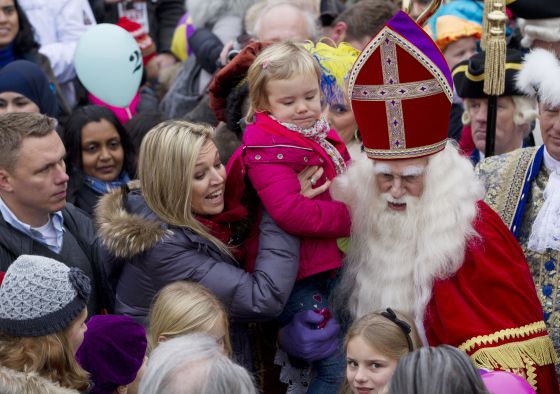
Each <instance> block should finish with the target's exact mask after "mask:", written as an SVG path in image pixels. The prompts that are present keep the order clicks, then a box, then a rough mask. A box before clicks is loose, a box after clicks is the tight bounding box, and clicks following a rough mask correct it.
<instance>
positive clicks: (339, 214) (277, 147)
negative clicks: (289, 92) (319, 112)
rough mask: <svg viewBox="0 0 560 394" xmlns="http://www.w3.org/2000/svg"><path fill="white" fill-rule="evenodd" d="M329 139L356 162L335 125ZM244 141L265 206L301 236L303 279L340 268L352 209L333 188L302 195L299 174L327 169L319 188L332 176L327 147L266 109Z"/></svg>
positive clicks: (251, 176) (250, 172) (249, 168)
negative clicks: (333, 194)
mask: <svg viewBox="0 0 560 394" xmlns="http://www.w3.org/2000/svg"><path fill="white" fill-rule="evenodd" d="M327 140H329V142H331V143H332V144H333V145H334V146H335V147H336V148H337V149H338V151H339V152H340V153H341V155H342V157H343V158H344V159H345V160H346V161H347V162H348V161H349V160H350V155H349V154H348V151H347V150H346V147H345V145H344V143H343V142H342V140H341V139H340V138H339V137H338V135H337V134H336V132H335V131H334V130H333V129H331V130H330V132H329V134H328V135H327ZM243 143H244V148H243V149H245V152H244V162H245V165H246V167H247V174H248V176H249V179H250V180H251V183H252V185H253V187H254V188H255V190H256V191H257V193H258V195H259V198H260V199H261V201H262V203H263V205H264V208H265V209H266V210H267V212H268V213H269V214H270V216H271V217H272V219H274V221H275V222H276V223H277V224H278V226H280V228H282V229H283V230H284V231H286V232H287V233H289V234H292V235H296V236H299V237H300V239H301V243H300V266H299V272H298V279H303V278H306V277H309V276H312V275H315V274H318V273H320V272H325V271H329V270H332V269H336V268H339V267H340V266H341V264H342V254H341V252H340V250H339V249H338V246H337V244H336V239H337V238H339V237H347V236H349V235H350V227H351V219H350V213H349V211H348V208H347V207H346V205H345V204H344V203H342V202H338V201H333V200H332V198H331V196H330V194H329V192H328V191H326V192H324V193H321V194H320V195H318V196H317V197H315V198H313V199H309V198H306V197H304V196H302V195H301V194H300V191H301V186H300V183H299V180H298V178H297V175H298V174H299V173H300V172H301V171H302V170H303V169H304V168H305V167H308V166H315V165H317V166H322V167H323V169H324V173H323V176H322V177H321V178H320V179H319V180H318V181H317V186H319V185H322V184H323V183H324V182H325V181H326V179H327V177H328V179H331V180H332V179H333V178H334V177H335V176H336V170H335V167H334V164H333V162H332V160H331V158H330V157H329V156H328V154H327V153H326V152H325V150H324V149H323V148H322V147H321V146H320V145H319V144H317V143H316V142H314V141H312V140H310V139H308V138H305V137H304V136H302V135H301V134H298V133H296V132H294V131H290V130H288V129H287V128H285V127H284V126H282V125H280V124H279V123H278V122H276V121H274V120H273V119H271V118H270V117H268V116H267V115H265V114H261V113H259V114H257V120H256V122H255V123H253V124H250V125H249V126H247V130H246V131H245V134H244V135H243Z"/></svg>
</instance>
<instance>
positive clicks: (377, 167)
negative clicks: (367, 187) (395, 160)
mask: <svg viewBox="0 0 560 394" xmlns="http://www.w3.org/2000/svg"><path fill="white" fill-rule="evenodd" d="M373 172H375V174H392V171H391V167H389V166H388V165H387V164H384V163H375V164H374V166H373Z"/></svg>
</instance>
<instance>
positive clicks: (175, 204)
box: [138, 120, 231, 255]
mask: <svg viewBox="0 0 560 394" xmlns="http://www.w3.org/2000/svg"><path fill="white" fill-rule="evenodd" d="M213 132H214V130H213V129H212V128H211V127H210V126H207V125H201V124H196V123H191V122H187V121H185V120H173V121H166V122H163V123H160V124H158V125H157V126H156V127H154V128H153V129H151V130H150V131H149V132H148V134H146V136H145V137H144V139H143V140H142V144H141V145H140V155H139V158H138V178H139V179H140V185H141V187H142V194H143V196H144V199H145V201H146V204H147V205H148V207H149V208H150V209H151V210H152V211H153V212H154V213H155V214H156V215H157V216H158V217H159V218H160V219H161V220H163V221H164V222H165V223H168V224H171V225H174V226H179V227H186V228H188V229H190V230H192V231H194V232H195V233H197V234H199V235H201V236H202V237H204V238H206V239H208V240H210V242H212V243H213V244H214V245H215V246H216V247H217V248H218V249H219V250H221V251H222V252H223V253H226V254H228V255H231V253H230V251H229V250H228V248H227V246H226V245H224V244H223V242H220V241H219V240H218V239H217V238H215V237H214V236H212V235H211V234H210V233H209V232H208V231H207V230H206V228H205V227H204V226H203V225H202V224H201V223H200V222H199V221H198V220H196V218H195V217H194V215H193V212H192V209H191V206H192V188H193V177H194V171H195V166H196V161H197V160H198V156H199V154H200V152H201V151H202V148H203V147H204V145H206V144H207V143H208V142H211V143H214V141H213V138H212V137H213Z"/></svg>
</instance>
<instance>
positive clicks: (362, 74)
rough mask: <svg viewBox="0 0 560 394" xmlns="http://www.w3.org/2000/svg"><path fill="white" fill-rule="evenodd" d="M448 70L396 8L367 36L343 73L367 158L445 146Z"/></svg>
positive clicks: (423, 153)
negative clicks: (378, 27)
mask: <svg viewBox="0 0 560 394" xmlns="http://www.w3.org/2000/svg"><path fill="white" fill-rule="evenodd" d="M452 86H453V82H452V79H451V72H450V71H449V67H448V66H447V63H446V62H445V59H444V57H443V55H442V54H441V52H440V51H439V49H438V47H437V45H436V43H435V42H434V41H433V40H432V39H431V38H430V36H429V35H428V34H427V33H426V32H425V31H424V30H423V29H422V28H421V27H420V26H419V25H418V24H417V23H416V22H414V21H413V20H412V19H411V18H410V17H409V16H408V15H407V14H406V13H404V12H402V11H400V12H398V13H397V14H396V15H395V16H394V17H393V18H391V19H390V20H389V21H388V22H387V23H386V25H385V26H384V27H383V29H382V30H381V31H380V32H379V33H378V34H377V35H376V36H375V37H374V38H373V39H372V40H371V41H370V42H369V44H368V45H367V46H366V48H365V49H364V51H363V52H362V54H361V55H360V56H359V57H358V60H357V61H356V63H355V64H354V68H353V69H352V72H351V74H350V78H349V86H348V91H349V96H350V97H351V100H352V110H353V112H354V116H355V117H356V121H357V123H358V127H359V129H360V133H361V135H362V138H363V144H364V150H365V152H366V153H367V155H368V157H369V158H371V159H382V160H391V159H408V158H414V157H422V156H428V155H432V154H434V153H437V152H439V151H441V150H442V149H444V148H445V144H446V141H447V130H448V124H449V114H450V111H451V102H452V100H453V88H452Z"/></svg>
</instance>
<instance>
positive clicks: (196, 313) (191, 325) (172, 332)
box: [148, 281, 232, 356]
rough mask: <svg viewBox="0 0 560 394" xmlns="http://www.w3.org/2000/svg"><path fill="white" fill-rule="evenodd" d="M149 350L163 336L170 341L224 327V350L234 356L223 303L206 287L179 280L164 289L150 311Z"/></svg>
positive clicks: (155, 299)
mask: <svg viewBox="0 0 560 394" xmlns="http://www.w3.org/2000/svg"><path fill="white" fill-rule="evenodd" d="M149 322H150V324H149V327H148V350H149V351H150V352H151V351H152V350H154V349H155V348H156V347H157V345H158V342H159V338H160V337H165V338H166V339H171V338H174V337H178V336H181V335H185V334H192V333H208V332H209V331H210V330H212V329H213V328H214V327H215V326H216V324H220V323H222V324H223V325H224V330H225V337H224V349H225V352H226V354H227V355H228V356H231V354H232V350H231V342H230V338H229V324H228V317H227V313H226V310H225V308H224V306H223V305H222V303H221V302H220V301H219V300H218V299H217V298H216V296H215V295H214V294H212V293H211V292H210V291H209V290H208V289H206V288H205V287H204V286H202V285H200V284H198V283H195V282H187V281H179V282H174V283H171V284H169V285H167V286H165V287H164V288H163V289H161V291H160V292H159V293H158V294H157V295H156V297H155V298H154V302H153V304H152V307H151V309H150V316H149Z"/></svg>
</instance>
